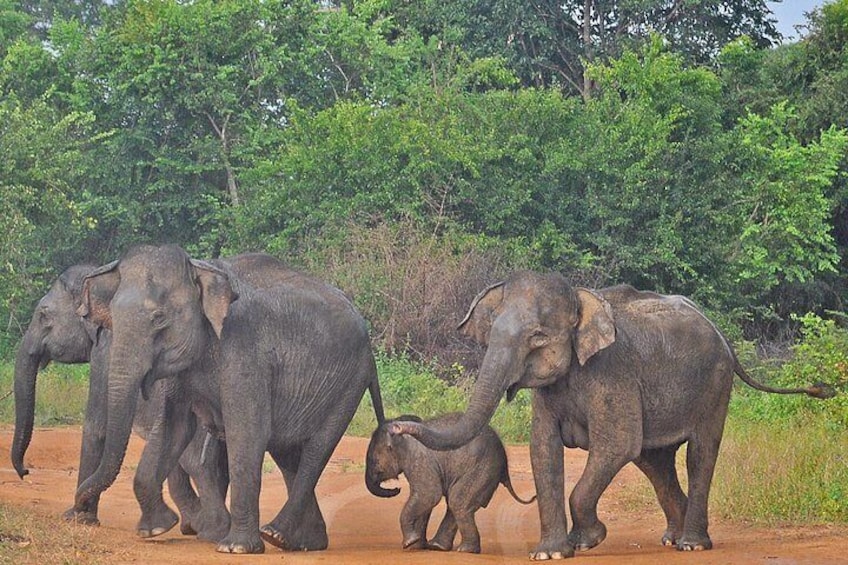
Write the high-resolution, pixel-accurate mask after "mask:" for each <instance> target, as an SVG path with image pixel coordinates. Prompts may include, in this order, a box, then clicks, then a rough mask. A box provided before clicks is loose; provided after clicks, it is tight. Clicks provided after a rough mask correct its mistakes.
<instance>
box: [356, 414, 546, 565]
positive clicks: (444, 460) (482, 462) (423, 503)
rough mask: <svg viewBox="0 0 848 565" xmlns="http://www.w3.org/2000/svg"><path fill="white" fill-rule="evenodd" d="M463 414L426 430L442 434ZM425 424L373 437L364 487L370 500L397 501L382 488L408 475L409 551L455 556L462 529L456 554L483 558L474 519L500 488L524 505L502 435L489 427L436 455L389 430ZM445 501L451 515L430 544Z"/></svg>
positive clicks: (405, 528)
mask: <svg viewBox="0 0 848 565" xmlns="http://www.w3.org/2000/svg"><path fill="white" fill-rule="evenodd" d="M458 419H459V414H446V415H444V416H441V417H438V418H434V419H432V420H428V421H427V425H428V426H430V427H432V428H434V429H438V428H442V427H446V426H451V425H454V424H456V422H457V421H458ZM404 421H412V422H421V419H420V418H418V417H416V416H411V415H406V416H401V417H400V418H397V419H395V420H387V421H386V422H385V423H384V424H383V425H381V426H379V427H378V428H377V429H376V430H375V431H374V433H373V434H372V435H371V441H370V443H369V444H368V453H367V457H366V463H365V484H366V486H367V487H368V490H369V491H370V492H371V494H374V495H376V496H382V497H392V496H397V495H398V494H399V493H400V489H397V488H395V489H385V488H383V487H382V486H380V483H382V482H383V481H386V480H390V479H396V478H398V476H399V475H400V474H401V473H403V474H404V475H405V476H406V479H407V481H408V482H409V488H410V495H409V500H407V502H406V504H405V505H404V507H403V511H402V512H401V515H400V527H401V531H402V533H403V548H404V549H435V550H439V551H450V550H451V549H452V548H453V542H454V538H455V537H456V532H457V529H459V532H460V535H461V536H462V542H461V543H460V545H459V546H458V547H457V548H456V549H457V551H461V552H467V553H480V532H479V531H478V529H477V524H476V522H475V521H474V514H475V513H476V512H477V510H479V509H480V508H485V507H486V506H488V504H489V502H490V501H491V500H492V496H493V495H494V494H495V489H497V488H498V484H502V485H504V486H505V487H506V489H507V490H508V491H509V494H511V495H512V497H513V498H514V499H515V500H517V501H518V502H520V503H521V504H532V503H533V501H534V500H535V499H536V497H535V496H533V497H532V498H531V499H529V500H523V499H522V498H520V497H519V496H518V495H517V494H516V493H515V490H514V489H513V488H512V482H511V481H510V478H509V469H508V466H507V459H506V450H505V449H504V446H503V443H501V440H500V438H499V437H498V434H497V433H496V432H495V430H493V429H492V428H491V427H490V426H485V427H483V429H482V430H481V431H480V433H479V434H477V435H476V436H474V438H473V439H472V440H471V441H470V442H468V443H467V444H465V445H463V446H462V447H459V448H457V449H454V450H450V451H434V450H432V449H428V448H426V447H424V445H422V444H421V443H420V442H419V441H417V440H415V439H414V438H412V437H410V436H403V435H401V436H392V435H390V434H389V426H390V425H391V424H392V423H394V422H404ZM442 497H444V498H445V500H446V501H447V511H446V513H445V517H444V518H443V519H442V522H441V524H440V525H439V530H438V532H437V533H436V536H435V537H434V538H433V539H432V540H430V541H427V537H426V536H427V524H428V522H429V521H430V513H431V512H432V510H433V508H434V507H435V506H436V505H437V504H438V503H439V501H440V500H441V499H442Z"/></svg>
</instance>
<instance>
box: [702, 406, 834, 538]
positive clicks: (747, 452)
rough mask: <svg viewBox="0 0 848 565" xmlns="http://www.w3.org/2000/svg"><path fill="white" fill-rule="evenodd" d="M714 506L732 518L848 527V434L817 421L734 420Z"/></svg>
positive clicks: (715, 483) (720, 465)
mask: <svg viewBox="0 0 848 565" xmlns="http://www.w3.org/2000/svg"><path fill="white" fill-rule="evenodd" d="M712 502H713V504H712V506H713V512H715V513H716V514H717V515H718V516H721V517H723V518H728V519H744V520H749V521H752V522H761V523H770V524H774V523H779V522H792V523H801V524H821V523H848V434H846V433H845V431H844V430H841V431H839V430H836V429H834V428H833V426H832V425H831V422H830V420H827V419H824V418H822V417H817V416H811V417H807V418H795V419H792V420H788V421H782V422H781V421H779V422H774V421H772V422H756V421H755V422H752V421H750V420H744V419H742V418H740V417H738V416H734V415H731V417H730V419H729V420H728V422H727V426H726V431H725V435H724V441H723V443H722V450H721V455H720V457H719V462H718V468H717V470H716V477H715V480H714V481H713V491H712Z"/></svg>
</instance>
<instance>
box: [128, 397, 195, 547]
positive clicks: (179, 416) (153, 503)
mask: <svg viewBox="0 0 848 565" xmlns="http://www.w3.org/2000/svg"><path fill="white" fill-rule="evenodd" d="M195 427H196V422H195V419H194V414H192V413H191V412H190V411H189V410H188V407H187V406H185V405H183V404H181V403H175V402H172V401H170V400H169V401H166V402H165V403H164V407H163V409H162V417H161V418H160V419H157V423H156V424H155V425H154V426H153V429H152V430H151V432H150V435H149V437H148V441H147V445H145V447H144V451H142V454H141V460H140V461H139V464H138V468H137V469H136V473H135V478H134V480H133V490H134V492H135V497H136V500H137V501H138V503H139V506H140V507H141V518H140V519H139V522H138V526H137V528H136V531H137V533H138V536H139V537H142V538H150V537H155V536H158V535H161V534H164V533H165V532H167V531H169V530H170V529H171V528H173V527H174V526H175V525H176V524H177V522H178V518H177V515H176V514H175V513H174V511H173V510H171V508H170V507H168V505H167V504H166V503H165V500H164V498H163V497H162V485H163V483H164V482H165V479H166V478H167V477H168V476H169V475H170V474H171V472H172V471H173V470H174V469H175V468H176V467H177V465H178V461H179V458H180V455H181V454H182V452H183V451H184V450H185V448H186V446H187V445H188V443H189V441H190V440H191V437H192V436H193V435H194V431H195Z"/></svg>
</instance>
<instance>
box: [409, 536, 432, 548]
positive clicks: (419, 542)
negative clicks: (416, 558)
mask: <svg viewBox="0 0 848 565" xmlns="http://www.w3.org/2000/svg"><path fill="white" fill-rule="evenodd" d="M427 546H428V544H427V542H425V541H424V538H422V537H421V536H419V535H417V534H413V535H411V536H408V537H405V538H403V548H404V549H427Z"/></svg>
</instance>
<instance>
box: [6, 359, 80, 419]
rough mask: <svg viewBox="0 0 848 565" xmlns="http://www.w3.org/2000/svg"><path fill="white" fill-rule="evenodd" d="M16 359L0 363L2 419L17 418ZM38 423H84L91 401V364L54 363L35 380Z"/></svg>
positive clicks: (36, 417)
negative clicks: (89, 382)
mask: <svg viewBox="0 0 848 565" xmlns="http://www.w3.org/2000/svg"><path fill="white" fill-rule="evenodd" d="M14 373H15V365H14V362H3V363H0V422H2V423H7V424H11V423H14V421H15V399H14V395H13V394H12V390H13V386H14V384H13V383H14ZM35 394H36V397H35V398H36V401H35V425H36V426H56V425H68V424H81V423H82V421H83V418H84V417H85V405H86V402H87V401H88V365H87V364H82V365H61V364H51V365H48V366H47V368H46V369H44V370H43V371H41V372H40V373H39V375H38V379H37V381H36V392H35Z"/></svg>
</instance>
